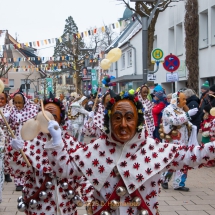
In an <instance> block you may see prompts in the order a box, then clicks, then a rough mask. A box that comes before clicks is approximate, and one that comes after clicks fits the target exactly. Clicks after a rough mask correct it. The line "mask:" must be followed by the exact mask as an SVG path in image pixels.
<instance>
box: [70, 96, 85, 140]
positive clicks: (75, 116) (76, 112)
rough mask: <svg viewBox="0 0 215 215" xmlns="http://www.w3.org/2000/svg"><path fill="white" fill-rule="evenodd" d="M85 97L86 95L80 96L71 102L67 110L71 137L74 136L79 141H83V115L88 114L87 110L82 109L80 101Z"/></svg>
mask: <svg viewBox="0 0 215 215" xmlns="http://www.w3.org/2000/svg"><path fill="white" fill-rule="evenodd" d="M85 99H87V97H85V96H82V97H81V99H79V100H78V101H76V102H73V103H72V104H71V106H70V108H69V110H68V118H69V119H70V120H69V121H70V123H69V124H70V130H71V134H72V136H73V137H75V138H76V139H77V140H78V141H79V142H82V141H83V135H82V131H83V126H84V120H85V116H88V114H89V112H88V111H86V110H85V109H84V107H83V106H82V102H83V101H84V100H85Z"/></svg>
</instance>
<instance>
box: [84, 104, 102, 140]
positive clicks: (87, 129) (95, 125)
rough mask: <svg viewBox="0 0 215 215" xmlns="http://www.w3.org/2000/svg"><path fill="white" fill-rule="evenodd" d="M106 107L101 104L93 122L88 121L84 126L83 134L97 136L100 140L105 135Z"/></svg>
mask: <svg viewBox="0 0 215 215" xmlns="http://www.w3.org/2000/svg"><path fill="white" fill-rule="evenodd" d="M103 122H104V105H102V104H101V103H100V104H99V107H98V110H97V112H96V113H95V115H94V117H93V120H92V121H91V122H89V121H87V122H86V123H85V124H84V128H83V132H84V134H85V135H87V136H96V137H97V138H99V137H100V136H101V135H102V134H104V127H103Z"/></svg>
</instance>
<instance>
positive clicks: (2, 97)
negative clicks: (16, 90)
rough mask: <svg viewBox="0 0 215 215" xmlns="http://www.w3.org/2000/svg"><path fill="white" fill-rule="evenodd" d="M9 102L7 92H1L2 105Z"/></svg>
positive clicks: (0, 103) (0, 102)
mask: <svg viewBox="0 0 215 215" xmlns="http://www.w3.org/2000/svg"><path fill="white" fill-rule="evenodd" d="M6 103H7V97H6V94H4V93H0V107H4V106H5V105H6Z"/></svg>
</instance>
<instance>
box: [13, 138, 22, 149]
mask: <svg viewBox="0 0 215 215" xmlns="http://www.w3.org/2000/svg"><path fill="white" fill-rule="evenodd" d="M10 145H11V147H12V148H13V149H15V150H17V151H19V150H20V149H22V148H23V146H24V141H23V140H22V139H21V138H20V137H17V139H12V141H11V143H10Z"/></svg>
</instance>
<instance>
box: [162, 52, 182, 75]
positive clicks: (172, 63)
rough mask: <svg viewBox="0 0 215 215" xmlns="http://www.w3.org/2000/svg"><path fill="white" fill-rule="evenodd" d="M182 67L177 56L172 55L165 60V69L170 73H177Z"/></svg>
mask: <svg viewBox="0 0 215 215" xmlns="http://www.w3.org/2000/svg"><path fill="white" fill-rule="evenodd" d="M179 66H180V60H179V58H178V57H177V56H175V55H173V54H170V55H167V56H166V57H165V58H164V63H163V67H164V69H165V70H166V71H168V72H174V71H176V70H177V69H178V68H179Z"/></svg>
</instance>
